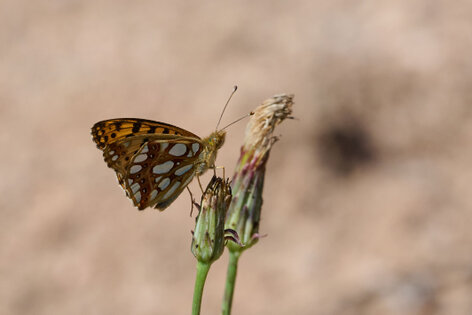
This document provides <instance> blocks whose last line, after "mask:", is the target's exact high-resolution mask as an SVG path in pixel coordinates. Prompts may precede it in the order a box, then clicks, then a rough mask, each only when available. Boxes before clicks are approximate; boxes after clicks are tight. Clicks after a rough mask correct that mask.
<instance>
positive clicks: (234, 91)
mask: <svg viewBox="0 0 472 315" xmlns="http://www.w3.org/2000/svg"><path fill="white" fill-rule="evenodd" d="M237 89H238V86H237V85H235V86H234V88H233V92H231V95H230V96H229V97H228V100H227V101H226V104H225V107H223V111H222V112H221V115H220V119H218V123H217V124H216V130H218V126H219V125H220V122H221V118H223V114H224V113H225V110H226V106H228V103H229V101H230V100H231V98H232V97H233V95H234V93H236V90H237ZM223 129H224V128H223Z"/></svg>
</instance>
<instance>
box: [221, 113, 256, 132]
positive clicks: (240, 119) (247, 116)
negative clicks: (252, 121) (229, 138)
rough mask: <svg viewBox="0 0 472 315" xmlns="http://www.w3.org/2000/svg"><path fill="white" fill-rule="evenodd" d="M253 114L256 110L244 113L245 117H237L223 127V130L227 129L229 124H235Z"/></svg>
mask: <svg viewBox="0 0 472 315" xmlns="http://www.w3.org/2000/svg"><path fill="white" fill-rule="evenodd" d="M252 115H254V112H250V113H249V114H247V115H244V116H243V117H241V118H239V119H236V120H235V121H233V122H232V123H230V124H228V125H226V126H225V127H224V128H221V130H225V129H226V128H228V127H229V126H231V125H234V124H235V123H237V122H238V121H241V120H243V119H244V118H246V117H249V116H252Z"/></svg>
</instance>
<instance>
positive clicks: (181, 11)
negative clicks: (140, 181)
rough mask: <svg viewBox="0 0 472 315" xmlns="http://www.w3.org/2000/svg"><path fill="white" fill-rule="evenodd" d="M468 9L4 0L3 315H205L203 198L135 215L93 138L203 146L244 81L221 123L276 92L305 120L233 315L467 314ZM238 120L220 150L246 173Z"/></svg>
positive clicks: (0, 27)
mask: <svg viewBox="0 0 472 315" xmlns="http://www.w3.org/2000/svg"><path fill="white" fill-rule="evenodd" d="M471 9H472V5H471V3H470V1H454V2H453V3H451V2H449V1H445V0H438V1H430V0H423V1H406V0H404V1H397V0H396V1H394V0H391V1H339V0H335V1H308V0H306V1H284V2H282V1H268V0H266V1H185V2H184V1H179V2H177V1H168V2H165V1H119V0H115V1H73V0H69V1H64V0H62V1H61V0H53V1H16V0H15V1H14V0H2V1H1V2H0V129H1V132H0V145H1V150H2V151H1V153H2V154H1V163H0V174H1V180H0V195H1V198H0V209H1V217H0V314H35V315H36V314H37V315H42V314H48V315H50V314H68V315H69V314H70V315H74V314H89V315H93V314H97V315H98V314H100V315H102V314H135V315H142V314H189V313H190V306H191V300H192V293H193V282H194V267H195V260H194V258H193V256H192V254H191V253H190V250H189V247H190V239H191V235H190V230H191V229H192V228H193V221H194V219H193V218H190V217H189V197H188V195H187V194H184V195H182V196H181V198H179V199H178V200H177V201H176V202H175V203H174V204H173V205H172V206H171V207H170V208H169V209H168V210H166V211H165V212H163V213H159V212H157V211H150V210H146V211H144V212H138V211H136V210H135V209H133V207H132V206H131V204H130V202H129V201H128V200H127V198H126V197H125V196H124V193H123V192H122V191H121V188H120V187H119V186H118V185H117V181H116V178H115V175H114V173H113V171H112V170H110V169H108V168H107V167H106V165H105V163H104V162H103V160H102V157H101V153H100V152H99V150H97V149H96V148H95V145H94V144H93V143H92V141H91V137H90V127H91V126H92V125H93V124H94V123H95V122H96V121H99V120H102V119H107V118H116V117H141V118H148V119H154V120H161V121H165V122H168V123H173V124H176V125H178V126H182V127H184V128H186V129H188V130H190V131H192V132H195V133H197V134H199V135H201V136H206V135H207V134H209V133H210V132H211V131H212V130H213V128H214V126H215V125H216V121H217V119H218V116H219V113H220V111H221V109H222V107H223V104H224V102H225V100H226V98H227V96H228V95H229V92H230V91H231V88H232V86H233V85H234V84H238V85H239V87H240V89H239V91H238V92H237V94H236V95H235V97H234V99H233V101H232V102H231V104H230V106H229V108H228V110H227V112H226V114H225V117H224V122H225V123H228V122H231V121H233V120H235V119H236V118H238V117H240V116H242V115H244V114H245V113H247V112H248V111H250V110H251V109H253V108H254V107H255V106H256V105H258V104H259V103H260V102H261V101H263V100H264V99H266V98H268V97H270V96H272V95H274V94H277V93H282V92H287V93H294V94H295V102H296V104H295V106H294V115H295V116H297V117H298V118H299V120H297V121H286V122H284V124H283V125H282V126H281V127H280V128H279V129H278V130H277V134H279V135H282V137H281V141H279V142H278V143H277V144H276V145H275V147H274V149H273V151H272V154H271V158H270V160H269V164H268V169H267V177H266V187H265V192H264V194H265V203H264V208H263V218H262V222H261V232H262V233H266V234H268V237H266V238H264V239H263V240H262V241H261V242H260V243H259V244H258V245H257V246H255V247H254V248H253V249H251V250H250V251H248V252H247V253H245V254H244V256H243V257H242V259H241V265H240V270H239V275H238V279H237V288H236V295H235V301H234V314H327V315H335V314H336V315H338V314H444V315H446V314H447V315H451V314H453V315H461V314H471V313H472V299H471V296H472V243H471V241H472V231H471V226H472V213H471V211H470V210H471V206H472V197H471V195H470V188H469V187H470V182H471V180H472V168H471V166H470V165H471V161H472V150H471V145H470V143H471V141H470V139H471V136H472V124H471V120H472V119H471V118H472V117H471V107H470V106H471V101H472V90H471V84H472V58H471V56H470V52H471V51H472V37H471V34H472V22H471V21H472V20H471V18H470V17H471V16H472V12H471ZM244 125H245V122H242V123H239V124H237V125H235V126H233V127H231V128H230V130H229V135H228V137H227V143H226V144H225V146H224V148H223V149H222V150H221V152H220V155H219V158H218V164H219V165H224V166H226V169H227V170H228V172H230V173H231V171H232V169H233V167H234V164H235V163H236V160H237V158H238V154H239V153H238V152H239V146H240V145H241V143H242V140H243V135H244V128H245V126H244ZM208 179H209V176H208V175H207V176H206V177H205V180H208ZM191 186H192V187H193V190H194V191H197V190H198V188H197V187H198V186H196V184H195V183H193V184H192V185H191ZM226 261H227V255H226V254H225V255H224V256H223V258H222V259H221V260H220V261H218V262H217V263H215V264H214V267H213V269H212V270H211V271H210V275H209V278H208V282H207V288H206V291H205V295H204V301H203V313H204V314H218V313H219V309H220V302H221V296H222V290H223V285H224V276H225V268H226Z"/></svg>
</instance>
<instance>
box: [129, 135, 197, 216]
mask: <svg viewBox="0 0 472 315" xmlns="http://www.w3.org/2000/svg"><path fill="white" fill-rule="evenodd" d="M168 138H169V139H150V140H149V141H147V142H146V143H145V144H144V145H142V146H141V148H140V149H139V151H138V152H137V153H136V154H135V155H134V156H133V158H132V160H131V161H130V163H129V164H128V167H127V170H126V177H125V187H124V188H125V190H126V191H127V194H128V196H129V197H130V198H131V200H132V201H133V203H134V205H135V206H137V207H138V209H140V210H141V209H144V208H146V207H153V206H155V207H156V208H157V209H160V210H164V209H165V208H167V206H168V205H170V204H171V203H172V201H173V200H175V199H176V198H177V197H178V196H179V195H180V193H181V192H182V191H183V190H184V189H185V187H186V186H187V185H188V184H189V183H190V182H191V180H192V179H193V177H194V176H195V167H196V163H195V162H196V160H197V158H198V156H199V154H200V153H201V151H202V149H203V147H202V144H201V142H200V140H199V139H195V138H187V137H173V138H172V137H168Z"/></svg>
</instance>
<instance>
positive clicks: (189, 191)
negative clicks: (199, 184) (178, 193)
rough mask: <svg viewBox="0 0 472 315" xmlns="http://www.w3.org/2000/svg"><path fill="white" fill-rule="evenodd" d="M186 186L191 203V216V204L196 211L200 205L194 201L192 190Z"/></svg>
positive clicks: (191, 210)
mask: <svg viewBox="0 0 472 315" xmlns="http://www.w3.org/2000/svg"><path fill="white" fill-rule="evenodd" d="M186 188H187V190H188V193H189V194H190V204H191V208H190V216H192V213H193V206H196V207H197V209H198V211H200V205H199V204H198V203H197V202H196V201H195V198H193V194H192V191H191V190H190V188H188V186H187V187H186Z"/></svg>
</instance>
